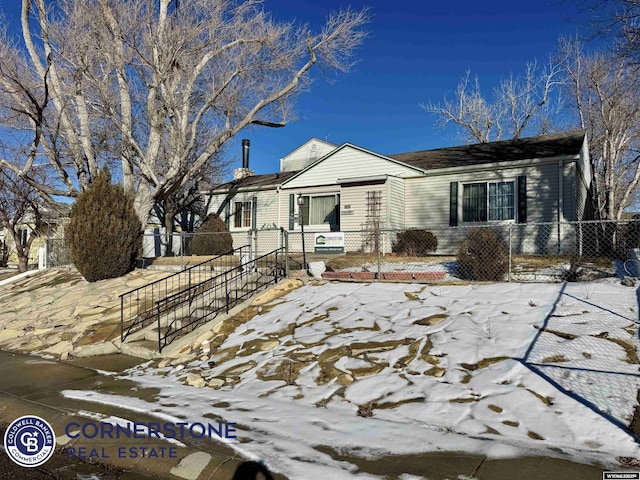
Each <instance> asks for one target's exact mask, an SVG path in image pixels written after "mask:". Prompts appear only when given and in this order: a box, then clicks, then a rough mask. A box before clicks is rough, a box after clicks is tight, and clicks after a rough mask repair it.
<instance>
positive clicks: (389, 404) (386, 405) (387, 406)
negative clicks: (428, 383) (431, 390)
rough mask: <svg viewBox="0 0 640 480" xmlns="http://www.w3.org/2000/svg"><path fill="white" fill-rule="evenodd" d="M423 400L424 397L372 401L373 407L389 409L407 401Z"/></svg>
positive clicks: (418, 401)
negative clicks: (381, 401)
mask: <svg viewBox="0 0 640 480" xmlns="http://www.w3.org/2000/svg"><path fill="white" fill-rule="evenodd" d="M425 400H426V397H416V398H406V399H404V400H399V401H397V402H383V403H374V404H373V408H382V409H390V408H396V407H399V406H400V405H405V404H407V403H420V402H424V401H425Z"/></svg>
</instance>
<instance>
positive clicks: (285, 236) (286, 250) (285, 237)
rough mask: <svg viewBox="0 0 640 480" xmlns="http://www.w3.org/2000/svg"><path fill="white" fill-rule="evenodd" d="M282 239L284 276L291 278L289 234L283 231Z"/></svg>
mask: <svg viewBox="0 0 640 480" xmlns="http://www.w3.org/2000/svg"><path fill="white" fill-rule="evenodd" d="M282 238H283V240H284V275H285V277H288V276H289V232H287V231H285V229H284V228H283V229H282Z"/></svg>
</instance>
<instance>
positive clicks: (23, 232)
mask: <svg viewBox="0 0 640 480" xmlns="http://www.w3.org/2000/svg"><path fill="white" fill-rule="evenodd" d="M28 242H29V229H28V228H21V229H20V246H21V247H23V248H24V247H26V246H27V243H28Z"/></svg>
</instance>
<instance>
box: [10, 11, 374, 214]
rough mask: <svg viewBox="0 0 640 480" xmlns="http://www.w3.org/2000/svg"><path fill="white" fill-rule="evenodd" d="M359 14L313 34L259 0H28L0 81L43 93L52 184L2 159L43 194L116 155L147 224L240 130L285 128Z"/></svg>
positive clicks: (88, 175)
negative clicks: (315, 71) (9, 78)
mask: <svg viewBox="0 0 640 480" xmlns="http://www.w3.org/2000/svg"><path fill="white" fill-rule="evenodd" d="M54 3H55V5H54ZM367 21H368V13H367V11H366V10H363V11H357V12H356V11H352V10H342V11H339V12H336V13H333V14H331V15H330V16H329V18H328V20H327V23H326V24H325V25H324V27H322V29H321V31H320V32H319V33H312V32H311V31H310V29H309V28H308V27H307V26H298V25H295V24H294V23H283V22H278V21H276V20H275V19H273V18H272V17H271V16H270V15H268V14H267V13H266V12H265V11H264V10H263V7H262V5H261V3H260V2H257V1H253V0H250V1H234V0H218V1H215V2H214V1H210V0H182V1H180V2H179V3H178V2H175V3H174V2H172V0H123V1H120V2H110V1H108V0H59V1H57V2H51V4H49V2H46V0H23V1H22V16H21V23H22V33H23V43H22V44H19V45H14V44H13V43H11V42H4V43H5V44H4V46H3V47H2V48H0V76H2V75H4V73H5V71H14V70H15V71H17V72H18V73H19V75H18V80H19V82H20V83H21V84H24V85H25V86H26V87H27V90H28V91H30V92H38V91H40V90H41V89H42V88H43V86H46V87H47V88H48V90H49V92H50V98H51V101H50V103H49V107H48V109H47V110H46V111H45V112H44V117H43V119H42V121H41V122H39V123H38V122H30V127H31V128H32V129H38V128H40V129H42V132H43V133H42V138H43V142H42V144H41V145H40V146H39V147H40V150H41V153H44V154H45V155H46V158H47V161H48V162H49V164H50V166H51V168H52V170H53V171H54V172H55V174H56V178H57V182H56V184H55V186H46V185H43V184H42V183H40V182H38V180H37V179H36V178H35V175H33V170H32V167H33V164H32V163H26V164H24V165H18V164H16V163H15V162H12V161H11V159H8V158H5V159H2V160H0V164H1V165H3V166H4V167H6V168H9V169H11V170H12V171H13V172H14V173H16V174H18V175H20V176H21V177H22V178H23V179H24V180H25V181H26V182H27V183H29V184H30V185H31V186H32V187H34V188H36V189H37V190H38V191H39V192H41V193H42V194H45V195H65V196H70V197H74V196H76V195H77V194H78V192H79V191H80V190H83V189H85V188H86V187H87V186H88V185H89V184H90V183H91V181H92V178H93V177H94V176H95V175H97V172H98V171H99V169H100V167H101V164H102V163H105V162H114V159H116V158H117V159H118V160H117V161H118V163H119V165H120V166H121V168H120V169H119V171H120V174H121V177H122V181H123V184H124V187H125V191H126V192H127V193H130V194H132V195H135V205H136V210H137V212H138V215H139V216H140V219H141V222H142V224H143V225H144V224H145V223H146V220H147V218H148V215H149V213H150V211H151V209H152V207H153V205H154V204H156V203H158V202H160V201H162V200H163V199H166V198H168V197H169V196H170V195H172V194H174V193H175V192H177V191H179V190H180V189H181V188H183V187H185V186H186V185H188V184H189V182H190V180H191V179H192V178H194V177H195V176H197V173H198V172H199V171H201V169H202V168H203V166H204V165H206V164H207V162H209V161H210V159H211V158H212V157H213V156H214V155H215V154H216V152H218V151H219V150H220V148H221V147H222V146H223V145H224V144H225V143H226V142H227V141H229V140H230V139H231V138H233V137H234V136H235V135H236V134H238V132H240V131H241V130H243V129H244V128H247V127H249V126H250V125H264V126H281V125H284V124H285V123H286V122H287V120H288V118H289V112H290V109H291V105H292V103H293V102H294V100H295V95H296V94H298V93H299V92H300V91H302V90H303V89H304V88H305V87H306V86H307V85H308V83H309V73H310V71H311V69H312V68H313V67H314V66H315V65H316V64H321V65H323V66H324V67H326V68H328V69H330V70H334V71H337V72H346V71H348V70H349V69H350V67H351V66H352V65H353V62H352V54H353V52H354V50H355V49H356V48H357V47H358V46H359V45H360V44H361V43H362V42H363V40H364V39H365V37H366V32H365V31H364V30H363V26H364V25H365V24H366V23H367ZM0 43H3V42H0ZM24 51H26V52H27V53H26V56H25V54H23V53H22V52H24ZM23 62H24V63H23ZM21 64H23V65H24V66H23V67H20V65H21ZM31 88H33V89H34V90H31ZM34 96H37V95H34Z"/></svg>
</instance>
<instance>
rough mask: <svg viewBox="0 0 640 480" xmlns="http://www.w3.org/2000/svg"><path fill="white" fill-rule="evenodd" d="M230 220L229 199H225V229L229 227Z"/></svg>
mask: <svg viewBox="0 0 640 480" xmlns="http://www.w3.org/2000/svg"><path fill="white" fill-rule="evenodd" d="M230 221H231V200H226V203H225V205H224V223H225V225H226V226H227V229H228V228H229V225H230Z"/></svg>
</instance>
